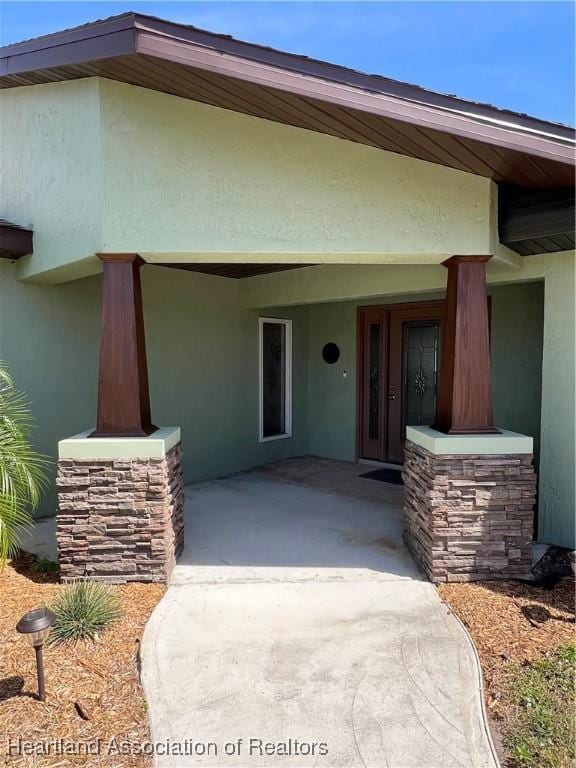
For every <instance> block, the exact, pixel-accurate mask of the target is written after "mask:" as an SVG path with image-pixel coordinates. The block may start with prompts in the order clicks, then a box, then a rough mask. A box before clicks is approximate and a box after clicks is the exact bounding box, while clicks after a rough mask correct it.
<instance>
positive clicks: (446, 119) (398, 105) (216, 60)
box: [136, 29, 576, 165]
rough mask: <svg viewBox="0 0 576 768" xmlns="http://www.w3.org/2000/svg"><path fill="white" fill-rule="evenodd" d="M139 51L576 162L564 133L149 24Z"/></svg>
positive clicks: (141, 31) (138, 44) (140, 39)
mask: <svg viewBox="0 0 576 768" xmlns="http://www.w3.org/2000/svg"><path fill="white" fill-rule="evenodd" d="M136 50H137V52H138V53H140V54H143V55H146V56H153V57H155V58H159V59H164V60H168V61H172V62H174V63H177V64H182V65H184V66H190V67H195V68H197V69H202V70H204V71H208V72H213V73H215V74H221V75H226V76H228V77H232V78H235V79H238V80H244V81H248V82H251V83H254V84H255V85H261V86H265V87H268V88H276V89H278V90H283V91H289V92H290V93H294V94H296V95H299V96H302V97H306V98H312V99H317V100H320V101H328V102H330V103H332V104H338V105H339V106H342V107H346V108H349V109H350V108H351V109H357V110H360V111H362V112H369V113H371V114H375V115H379V116H380V117H386V118H390V119H394V120H398V121H400V122H406V123H410V124H412V125H418V126H421V127H425V128H431V129H434V130H437V131H441V132H444V133H451V134H454V135H458V136H462V137H464V138H468V139H472V140H476V141H483V142H486V143H487V144H493V145H495V146H499V147H505V148H507V149H511V150H515V151H517V152H523V153H526V154H530V155H534V156H537V157H543V158H546V159H548V160H553V161H556V162H561V163H565V164H571V165H574V164H576V159H575V156H574V142H571V141H569V140H567V139H564V138H558V139H550V138H549V137H543V136H539V135H534V134H533V133H530V134H527V133H525V132H524V131H523V130H522V129H519V128H518V129H511V128H509V127H501V126H498V125H493V124H486V123H485V122H484V121H483V120H482V119H478V118H476V117H474V118H472V117H469V116H467V115H465V114H459V113H456V112H450V111H447V110H446V109H441V108H438V107H431V106H428V105H425V104H421V103H418V102H414V101H408V100H404V99H400V98H398V97H395V96H388V95H386V94H380V93H374V92H369V91H365V90H362V89H360V88H355V87H353V86H350V85H344V84H342V83H337V82H333V81H328V80H321V79H319V78H316V77H313V76H310V75H305V74H301V73H296V72H293V71H290V70H286V69H281V68H279V67H274V66H273V65H271V64H263V63H261V62H258V61H255V60H251V59H246V58H242V57H239V56H234V55H231V54H229V53H221V52H219V51H217V50H215V49H213V48H208V47H204V46H198V45H195V44H194V43H190V42H188V41H181V40H176V39H174V38H171V37H168V36H166V35H163V34H158V33H156V32H154V31H151V30H149V29H138V32H137V40H136Z"/></svg>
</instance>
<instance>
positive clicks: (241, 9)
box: [0, 0, 575, 124]
mask: <svg viewBox="0 0 576 768" xmlns="http://www.w3.org/2000/svg"><path fill="white" fill-rule="evenodd" d="M574 8H575V6H574V4H573V3H571V2H552V1H551V0H547V1H545V2H538V1H537V0H536V1H535V2H523V1H522V0H518V1H517V2H481V1H477V2H266V1H265V0H262V1H261V2H153V1H150V2H136V1H135V0H126V2H116V1H114V2H70V1H69V2H5V0H0V42H1V43H2V44H7V43H12V42H16V41H18V40H22V39H26V38H29V37H35V36H37V35H42V34H46V33H48V32H54V31H57V30H59V29H64V28H66V27H71V26H75V25H77V24H83V23H85V22H87V21H92V20H94V19H97V18H103V17H106V16H112V15H114V14H117V13H122V12H124V11H127V10H134V11H140V12H142V13H148V14H151V15H154V16H160V17H163V18H166V19H170V20H172V21H178V22H182V23H186V24H194V25H196V26H199V27H202V28H205V29H210V30H213V31H215V32H224V33H227V34H231V35H233V36H234V37H238V38H240V39H243V40H248V41H250V42H256V43H261V44H264V45H270V46H272V47H275V48H280V49H282V50H286V51H292V52H294V53H301V54H306V55H308V56H313V57H315V58H319V59H325V60H327V61H333V62H336V63H339V64H343V65H345V66H349V67H354V68H355V69H360V70H363V71H366V72H371V73H378V74H382V75H386V76H388V77H392V78H395V79H397V80H404V81H406V82H410V83H417V84H418V85H423V86H424V87H426V88H430V89H432V90H436V91H441V92H444V93H453V94H456V95H458V96H462V97H463V98H467V99H472V100H475V101H483V102H489V103H491V104H495V105H497V106H500V107H507V108H509V109H513V110H516V111H519V112H527V113H529V114H532V115H535V116H537V117H542V118H545V119H548V120H556V121H560V122H563V123H570V124H574V110H575V107H574V91H575V78H574V58H575V45H574V24H575V11H574Z"/></svg>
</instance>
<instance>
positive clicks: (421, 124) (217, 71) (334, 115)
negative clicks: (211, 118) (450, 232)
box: [0, 13, 575, 189]
mask: <svg viewBox="0 0 576 768" xmlns="http://www.w3.org/2000/svg"><path fill="white" fill-rule="evenodd" d="M91 76H101V77H106V78H110V79H114V80H119V81H122V82H126V83H131V84H133V85H139V86H142V87H146V88H151V89H153V90H159V91H164V92H166V93H171V94H174V95H177V96H181V97H184V98H190V99H193V100H196V101H201V102H205V103H209V104H212V105H215V106H220V107H224V108H226V109H232V110H234V111H238V112H243V113H246V114H250V115H254V116H257V117H261V118H264V119H268V120H274V121H276V122H282V123H286V124H289V125H294V126H297V127H300V128H305V129H309V130H314V131H319V132H322V133H327V134H330V135H333V136H338V137H339V138H343V139H347V140H351V141H356V142H359V143H363V144H368V145H370V146H376V147H379V148H381V149H385V150H388V151H392V152H397V153H400V154H404V155H408V156H411V157H416V158H419V159H422V160H426V161H429V162H434V163H438V164H441V165H445V166H448V167H451V168H457V169H459V170H464V171H467V172H469V173H475V174H478V175H482V176H486V177H489V178H492V179H494V180H495V181H497V182H505V183H509V184H515V185H519V186H523V187H534V188H542V189H544V188H546V189H550V188H552V189H554V188H567V187H571V186H573V184H574V165H575V155H574V148H575V141H574V130H573V129H572V128H570V127H568V126H562V125H558V124H555V123H549V122H546V121H543V120H539V119H536V118H532V117H529V116H527V115H520V114H517V113H514V112H509V111H506V110H501V109H497V108H496V107H492V106H489V105H482V104H476V103H473V102H469V101H464V100H462V99H458V98H456V97H454V96H448V95H443V94H437V93H432V92H430V91H427V90H425V89H423V88H420V87H418V86H413V85H408V84H406V83H399V82H396V81H394V80H390V79H387V78H384V77H379V76H374V75H366V74H363V73H360V72H356V71H354V70H350V69H347V68H345V67H340V66H336V65H333V64H328V63H325V62H320V61H315V60H311V59H308V58H306V57H302V56H296V55H294V54H288V53H283V52H281V51H276V50H273V49H270V48H264V47H262V46H258V45H253V44H250V43H245V42H242V41H238V40H234V39H232V38H229V37H225V36H222V35H217V34H214V33H210V32H205V31H203V30H199V29H196V28H194V27H189V26H185V25H181V24H174V23H171V22H167V21H163V20H161V19H156V18H153V17H149V16H143V15H139V14H134V13H128V14H123V15H121V16H117V17H112V18H110V19H106V20H103V21H98V22H94V23H92V24H87V25H84V26H82V27H77V28H75V29H71V30H66V31H63V32H59V33H55V34H52V35H47V36H45V37H42V38H37V39H35V40H30V41H26V42H22V43H17V44H15V45H10V46H6V47H4V48H1V49H0V87H3V88H9V87H17V86H25V85H33V84H38V83H48V82H55V81H59V80H69V79H77V78H82V77H91Z"/></svg>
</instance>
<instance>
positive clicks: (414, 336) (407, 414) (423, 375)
mask: <svg viewBox="0 0 576 768" xmlns="http://www.w3.org/2000/svg"><path fill="white" fill-rule="evenodd" d="M403 336H404V338H403V351H404V361H403V375H402V431H403V434H404V435H405V434H406V427H407V426H417V425H430V424H432V423H434V419H435V416H436V388H437V384H438V361H439V359H440V355H439V352H440V321H438V320H430V321H425V322H418V321H412V322H406V323H404V334H403Z"/></svg>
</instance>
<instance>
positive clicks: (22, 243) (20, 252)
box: [0, 219, 33, 260]
mask: <svg viewBox="0 0 576 768" xmlns="http://www.w3.org/2000/svg"><path fill="white" fill-rule="evenodd" d="M32 238H33V232H32V230H31V229H24V227H19V226H18V225H17V224H11V223H10V222H8V221H4V220H3V219H0V258H1V259H12V260H15V259H19V258H20V257H21V256H26V255H27V254H29V253H32Z"/></svg>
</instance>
